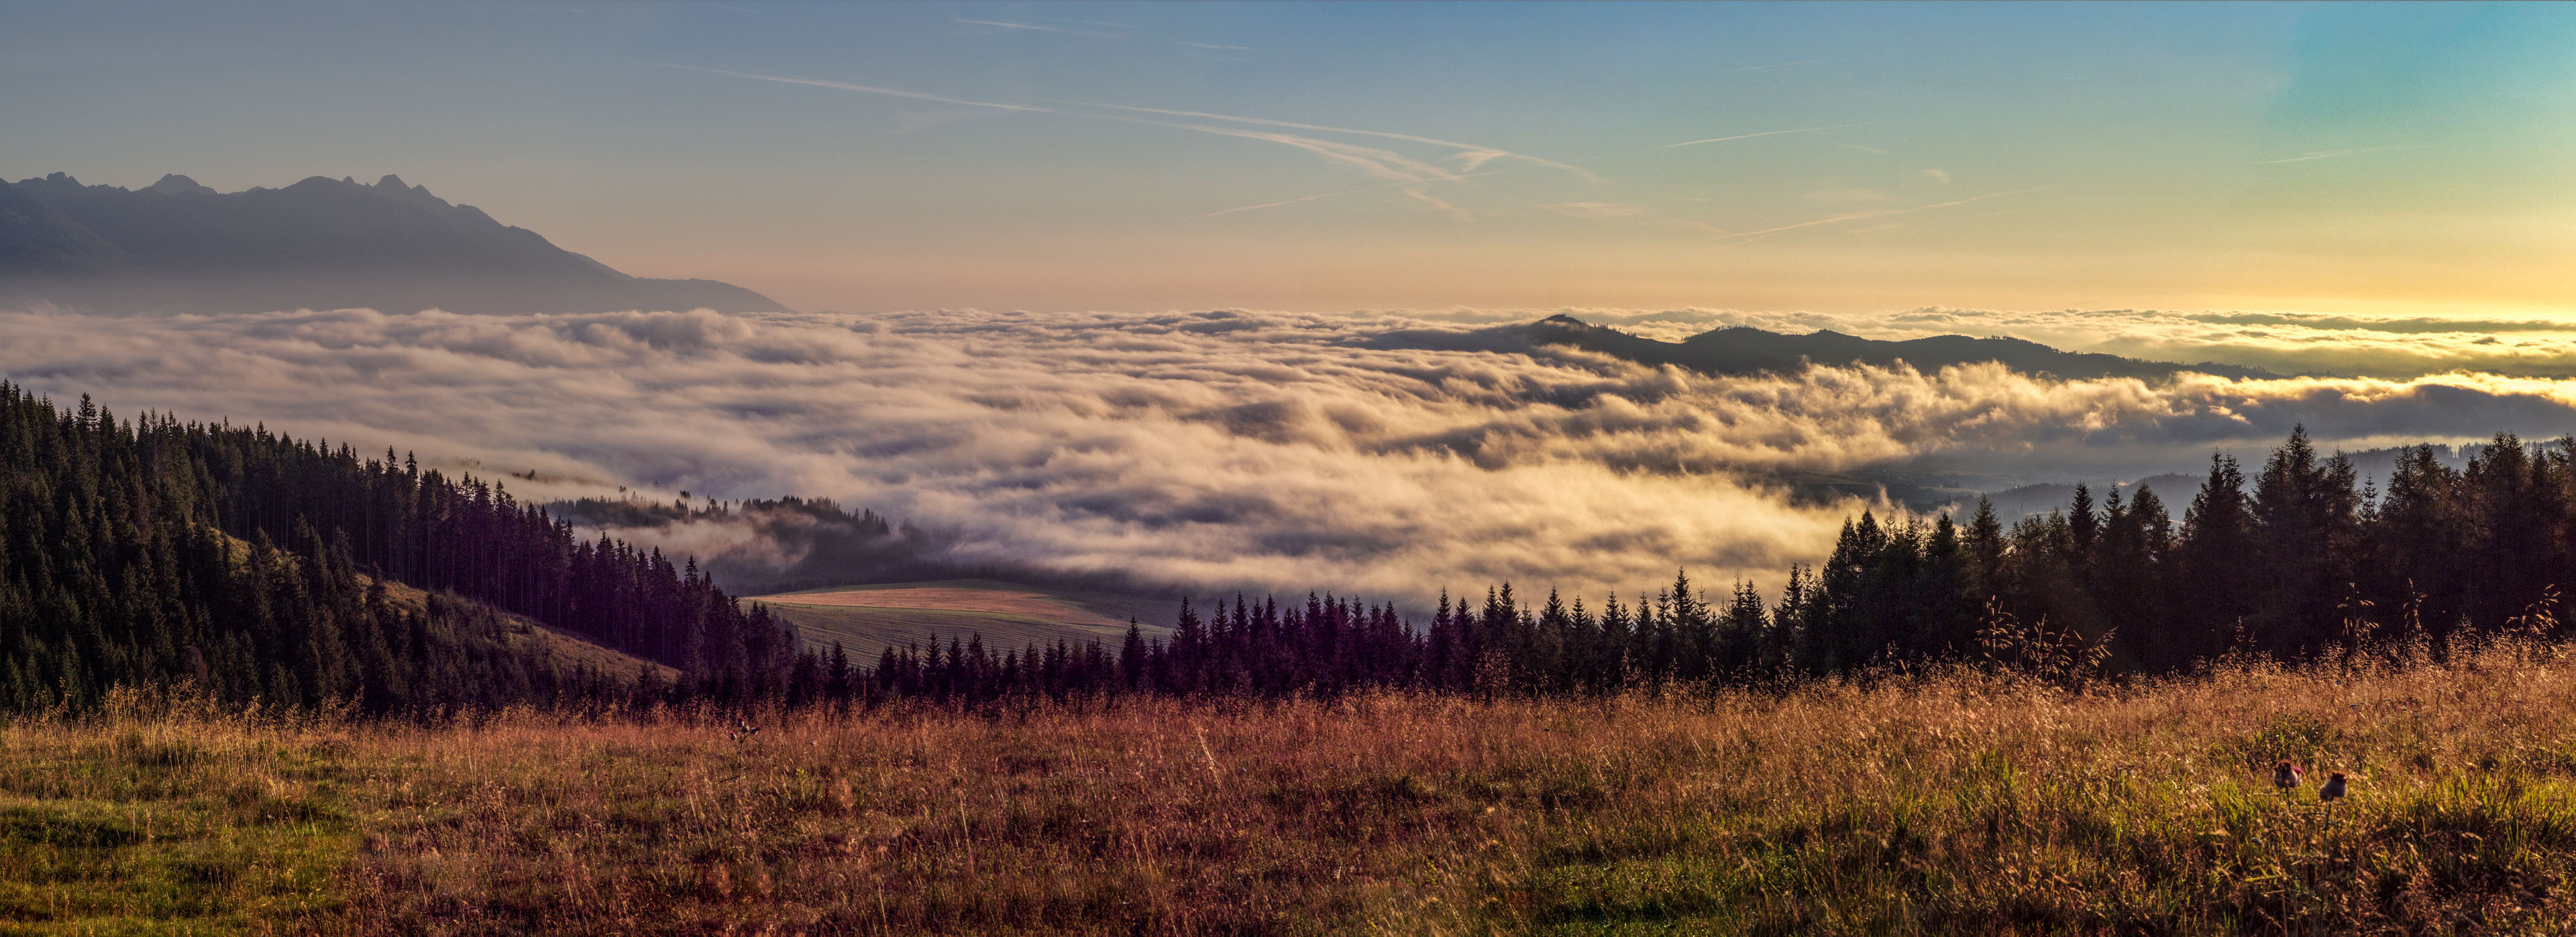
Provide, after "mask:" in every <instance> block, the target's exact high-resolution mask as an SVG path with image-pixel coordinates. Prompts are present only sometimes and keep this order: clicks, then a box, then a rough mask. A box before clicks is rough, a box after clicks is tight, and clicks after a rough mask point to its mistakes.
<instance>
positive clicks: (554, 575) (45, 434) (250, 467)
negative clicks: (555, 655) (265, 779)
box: [0, 382, 799, 713]
mask: <svg viewBox="0 0 2576 937" xmlns="http://www.w3.org/2000/svg"><path fill="white" fill-rule="evenodd" d="M395 585H407V586H411V587H417V588H418V589H420V590H425V591H426V597H425V598H422V599H420V600H418V601H398V600H397V598H396V596H395V595H394V594H393V591H392V589H391V588H390V587H392V586H395ZM511 615H516V616H521V617H523V618H525V619H529V620H533V621H535V622H537V623H540V624H543V625H547V626H552V627H556V628H560V629H563V630H565V631H569V632H572V633H574V634H577V635H580V636H582V637H584V638H587V639H589V640H591V641H594V642H596V643H599V644H602V645H605V646H607V647H611V648H615V649H617V650H621V651H625V652H627V653H629V654H632V655H634V656H636V657H640V658H643V659H645V660H649V661H654V662H659V663H661V664H665V665H668V666H671V667H674V668H677V669H678V670H679V671H680V673H681V674H682V677H681V679H680V680H679V681H676V682H665V681H660V680H659V679H658V678H656V679H652V680H643V679H642V677H643V676H644V675H645V674H638V673H615V674H609V673H594V672H590V671H589V670H588V669H587V668H585V667H582V666H579V665H575V666H571V667H566V666H564V665H561V664H559V663H556V662H554V661H553V659H552V658H551V657H549V656H548V655H546V654H543V653H541V652H540V649H539V648H538V647H537V646H536V645H537V642H530V641H513V640H510V639H509V636H510V635H511V634H512V633H514V632H516V631H518V630H519V629H521V628H523V626H522V625H521V624H519V623H517V622H514V621H513V620H511V618H510V616H511ZM798 654H799V651H798V648H797V647H796V639H795V635H794V633H793V631H792V630H791V629H789V628H787V627H786V626H784V625H783V624H782V623H780V622H778V621H776V620H774V619H773V618H772V617H771V616H770V615H769V612H768V610H767V609H765V608H758V607H754V608H751V609H748V610H746V609H744V608H742V607H741V604H740V603H738V602H736V601H734V600H733V599H732V598H731V597H730V596H728V595H726V594H725V593H724V591H723V590H722V589H720V588H717V587H716V585H715V584H714V583H713V582H711V581H710V580H709V579H708V578H707V577H706V576H705V575H703V574H701V573H700V572H699V571H698V570H697V569H696V566H695V564H694V563H688V562H685V561H684V562H683V563H681V564H680V565H678V566H675V565H674V564H673V562H672V561H671V559H670V558H668V557H665V556H663V555H661V554H660V552H658V551H641V552H639V551H638V550H636V549H635V548H634V547H632V546H631V545H628V544H626V543H623V542H619V541H616V540H613V539H610V538H607V537H601V538H599V539H596V540H584V539H581V538H578V537H576V536H574V533H573V530H572V528H571V526H570V525H569V524H567V523H564V522H562V521H558V520H555V519H553V518H551V517H549V516H547V515H546V514H545V513H544V512H543V511H541V510H538V509H536V508H534V507H532V506H527V505H522V504H519V503H518V502H517V501H515V500H514V499H513V498H512V497H511V496H510V494H509V493H508V492H507V491H505V490H503V489H501V488H499V487H497V486H494V485H491V484H487V483H485V482H483V481H479V480H476V479H474V478H471V477H461V478H449V477H447V476H445V475H444V474H442V473H440V472H438V471H437V470H435V469H426V470H425V469H422V468H421V467H420V466H419V465H418V463H417V462H416V460H413V459H410V458H404V459H402V460H401V461H400V462H396V461H395V459H394V456H393V453H391V452H388V453H386V455H385V457H384V458H383V459H362V458H360V457H359V456H358V455H357V454H356V453H355V452H353V451H351V450H350V448H349V447H348V446H346V445H345V444H344V445H342V446H341V447H339V448H337V449H334V448H332V447H331V446H329V445H328V444H327V443H323V442H300V441H297V440H293V439H289V438H286V437H283V436H280V435H277V434H273V433H270V432H268V431H267V429H266V428H265V427H260V426H251V427H237V426H231V425H229V424H224V425H208V424H203V423H182V422H180V421H178V420H177V419H175V418H173V417H170V416H166V415H153V414H146V415H144V416H142V417H140V418H137V419H133V420H119V419H117V418H116V417H115V416H114V415H113V414H111V413H109V412H108V411H106V410H105V409H102V408H99V407H97V406H95V405H94V404H92V403H91V402H90V400H89V399H88V398H87V397H84V398H82V400H81V403H80V404H79V406H77V407H76V408H72V409H69V410H66V409H64V408H60V407H57V406H55V405H54V404H53V403H52V402H51V401H49V400H47V399H44V398H42V397H39V396H36V395H33V394H31V393H29V392H27V391H25V390H23V389H20V388H18V387H16V386H14V385H12V384H8V383H5V382H0V707H5V708H9V709H20V710H23V709H30V708H41V707H48V706H58V705H62V706H74V707H78V706H83V705H87V704H90V703H93V702H95V701H97V700H98V699H99V698H100V697H101V695H102V694H103V693H104V692H105V691H106V690H107V689H108V688H109V687H112V686H115V685H117V684H169V683H175V682H180V681H192V682H194V683H196V684H197V685H199V686H200V687H202V688H204V689H206V690H207V691H208V692H212V693H215V694H217V695H218V696H220V697H222V698H225V699H228V700H233V701H239V702H247V701H249V700H252V699H260V700H265V701H267V702H269V703H272V704H278V705H287V706H319V705H324V704H326V703H327V704H349V705H355V706H359V707H361V708H362V709H364V710H366V711H369V712H377V713H389V712H401V711H417V710H424V709H436V708H454V707H467V706H473V707H493V706H500V705H508V704H513V703H523V702H534V703H553V702H561V701H565V700H568V699H579V698H592V697H599V696H608V695H619V694H628V693H633V692H635V690H636V689H637V685H638V683H639V682H641V684H642V685H643V688H644V689H645V690H647V691H650V692H653V693H660V694H666V695H679V696H690V697H702V698H707V699H712V700H717V701H745V700H752V699H760V698H767V697H774V696H777V695H778V694H779V693H781V692H782V691H783V687H782V686H781V685H780V683H779V681H780V680H781V679H783V678H784V677H785V676H786V675H787V674H789V673H791V672H792V671H793V669H794V668H793V666H792V662H793V661H794V659H795V658H796V657H797V656H798ZM641 669H642V668H639V670H641ZM647 673H650V672H649V671H647Z"/></svg>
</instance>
